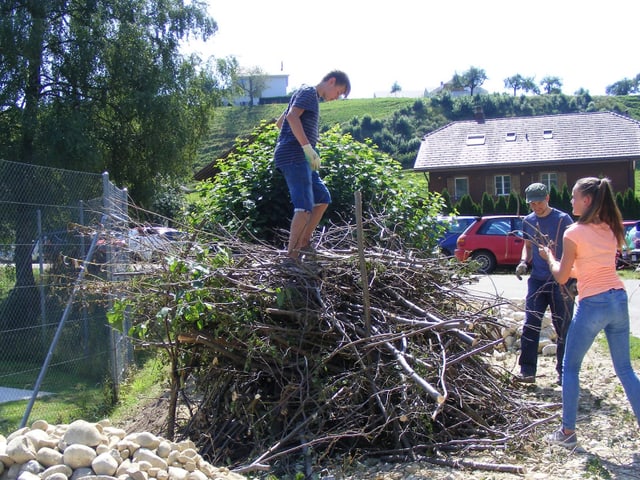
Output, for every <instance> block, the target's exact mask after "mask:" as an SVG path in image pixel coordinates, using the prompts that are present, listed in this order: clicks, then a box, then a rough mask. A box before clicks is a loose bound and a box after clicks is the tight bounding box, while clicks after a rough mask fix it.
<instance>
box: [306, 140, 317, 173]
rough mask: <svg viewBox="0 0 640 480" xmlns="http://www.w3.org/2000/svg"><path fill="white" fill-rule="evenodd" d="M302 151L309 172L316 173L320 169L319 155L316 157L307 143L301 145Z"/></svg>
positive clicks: (315, 153)
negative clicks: (308, 166)
mask: <svg viewBox="0 0 640 480" xmlns="http://www.w3.org/2000/svg"><path fill="white" fill-rule="evenodd" d="M302 150H304V157H305V158H306V159H307V162H309V165H311V170H313V171H318V170H319V169H320V155H318V152H316V151H315V150H314V148H313V147H312V146H311V144H309V143H307V144H306V145H303V146H302Z"/></svg>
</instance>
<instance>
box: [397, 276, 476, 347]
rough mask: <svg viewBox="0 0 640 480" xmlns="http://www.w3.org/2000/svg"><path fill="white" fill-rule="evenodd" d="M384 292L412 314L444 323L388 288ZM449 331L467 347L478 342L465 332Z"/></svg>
mask: <svg viewBox="0 0 640 480" xmlns="http://www.w3.org/2000/svg"><path fill="white" fill-rule="evenodd" d="M386 291H387V292H389V293H390V294H391V295H392V296H393V297H395V299H396V300H398V301H399V302H401V303H403V304H404V305H406V306H407V307H409V308H410V309H411V310H413V312H414V313H417V314H418V315H422V316H424V317H426V318H430V319H431V320H433V321H434V322H438V323H443V322H444V320H442V319H441V318H438V317H436V316H435V315H433V314H432V313H429V312H427V311H426V310H423V309H422V308H420V307H418V306H417V305H416V304H415V303H412V302H410V301H409V300H407V299H406V298H404V297H403V296H401V295H400V294H398V293H397V292H396V291H394V290H393V289H390V288H388V289H386ZM450 331H451V333H453V334H454V335H456V336H457V337H458V338H459V339H460V340H462V341H463V342H464V343H466V344H467V345H475V343H476V342H477V341H478V340H477V339H476V338H473V337H472V336H471V335H469V334H468V333H466V332H463V331H462V330H457V329H451V330H450Z"/></svg>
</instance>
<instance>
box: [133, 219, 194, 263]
mask: <svg viewBox="0 0 640 480" xmlns="http://www.w3.org/2000/svg"><path fill="white" fill-rule="evenodd" d="M185 240H186V234H185V233H184V232H181V231H180V230H176V229H175V228H170V227H155V226H139V227H134V228H132V229H130V230H129V238H128V239H127V244H128V248H129V251H130V252H131V254H132V255H133V259H134V260H138V261H144V262H150V261H153V260H156V259H158V258H160V256H164V255H170V254H178V253H179V251H180V249H181V248H182V246H183V242H184V241H185Z"/></svg>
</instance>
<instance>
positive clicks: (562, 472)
mask: <svg viewBox="0 0 640 480" xmlns="http://www.w3.org/2000/svg"><path fill="white" fill-rule="evenodd" d="M502 361H504V362H505V363H506V364H505V366H506V367H507V368H509V370H511V371H513V372H514V373H515V372H517V354H515V353H511V354H507V355H506V356H505V357H504V358H503V359H502ZM538 370H539V372H538V378H537V382H536V384H535V385H531V386H526V387H524V389H523V395H526V396H528V397H530V398H531V399H533V400H537V401H539V402H549V403H558V404H559V403H560V402H561V387H558V386H556V385H555V379H556V376H555V364H554V359H553V357H540V359H539V367H538ZM636 371H637V372H640V365H638V364H636ZM560 413H561V409H560V408H558V419H557V420H556V419H553V420H551V421H550V422H548V423H544V424H541V425H540V426H539V427H537V428H536V429H535V430H533V431H532V433H531V435H530V437H529V438H526V439H521V441H518V442H517V446H514V448H513V449H512V450H510V449H507V451H500V452H495V453H490V454H487V453H483V454H478V453H474V452H471V453H469V455H465V456H458V457H456V459H457V460H459V461H461V462H467V464H469V463H471V462H477V463H480V464H490V465H513V466H519V467H521V468H522V473H507V472H497V471H491V470H487V469H482V468H471V467H469V468H463V467H461V468H452V467H443V466H437V465H432V464H430V463H426V462H416V463H405V464H388V463H381V462H378V463H374V464H371V465H362V464H360V465H353V466H351V468H343V469H341V470H340V471H332V472H329V473H327V474H326V475H325V478H326V479H327V480H329V479H331V478H332V477H333V478H334V479H335V480H338V479H342V480H365V479H371V480H418V479H419V480H422V479H425V480H426V479H430V480H459V479H465V480H467V479H470V480H507V479H530V480H534V479H535V480H542V479H565V480H566V479H569V480H571V479H585V478H588V479H617V480H627V479H628V480H633V479H640V432H639V429H638V425H637V422H636V419H635V417H634V416H633V412H632V411H631V406H630V405H629V403H628V401H627V398H626V396H625V394H624V392H623V390H622V386H621V384H620V382H619V381H618V379H617V377H616V375H615V373H614V371H613V365H612V363H611V359H610V357H609V354H608V351H606V348H603V347H602V346H601V345H599V344H594V346H593V347H592V349H591V351H590V352H589V353H588V355H587V357H586V358H585V361H584V364H583V367H582V372H581V397H580V409H579V412H578V426H577V431H578V446H577V447H576V448H575V449H574V450H566V449H564V448H562V447H555V446H554V447H552V446H549V445H547V444H546V443H545V441H544V437H545V435H546V434H548V433H550V432H552V431H553V430H554V429H555V428H557V427H558V426H559V422H560V420H559V415H560ZM350 470H351V471H350Z"/></svg>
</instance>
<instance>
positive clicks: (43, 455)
mask: <svg viewBox="0 0 640 480" xmlns="http://www.w3.org/2000/svg"><path fill="white" fill-rule="evenodd" d="M36 460H38V462H40V463H41V464H42V465H44V466H45V467H53V466H54V465H59V464H61V463H62V453H60V452H59V451H58V450H55V449H53V448H49V447H43V448H41V449H40V450H38V453H37V454H36ZM69 475H71V474H69Z"/></svg>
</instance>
